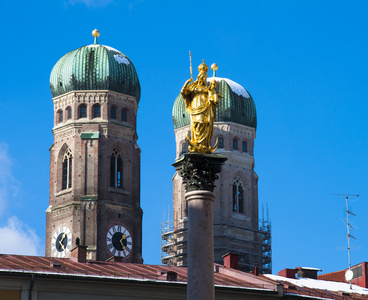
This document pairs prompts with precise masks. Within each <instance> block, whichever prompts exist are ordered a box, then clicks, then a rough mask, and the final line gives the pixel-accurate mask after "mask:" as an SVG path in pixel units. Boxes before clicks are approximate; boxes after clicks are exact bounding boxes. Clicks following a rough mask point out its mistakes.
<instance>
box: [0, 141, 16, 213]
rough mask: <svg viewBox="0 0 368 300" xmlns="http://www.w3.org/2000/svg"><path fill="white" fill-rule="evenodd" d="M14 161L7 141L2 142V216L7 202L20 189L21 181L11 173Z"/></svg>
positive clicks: (0, 148)
mask: <svg viewBox="0 0 368 300" xmlns="http://www.w3.org/2000/svg"><path fill="white" fill-rule="evenodd" d="M11 165H12V161H11V158H10V156H9V146H8V144H7V143H0V216H1V215H2V213H3V212H4V210H5V207H6V205H7V203H8V202H9V201H10V200H11V199H12V198H14V197H16V196H17V195H19V191H20V183H19V182H18V181H17V180H16V179H15V178H14V177H13V175H12V174H11Z"/></svg>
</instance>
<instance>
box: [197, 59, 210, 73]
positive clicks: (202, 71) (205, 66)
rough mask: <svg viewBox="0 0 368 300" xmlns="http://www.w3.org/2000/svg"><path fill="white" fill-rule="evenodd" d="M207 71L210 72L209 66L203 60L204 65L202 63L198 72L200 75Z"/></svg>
mask: <svg viewBox="0 0 368 300" xmlns="http://www.w3.org/2000/svg"><path fill="white" fill-rule="evenodd" d="M207 71H208V66H207V65H206V64H205V63H204V60H203V63H201V64H200V65H199V66H198V72H199V73H207Z"/></svg>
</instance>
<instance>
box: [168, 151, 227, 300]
mask: <svg viewBox="0 0 368 300" xmlns="http://www.w3.org/2000/svg"><path fill="white" fill-rule="evenodd" d="M226 160H227V158H225V157H223V156H221V155H218V154H200V153H188V154H186V155H184V157H183V158H181V159H179V160H178V161H176V162H175V163H174V164H173V166H174V167H175V169H176V170H177V171H178V172H179V175H180V176H181V177H183V182H184V184H185V190H186V194H185V200H186V201H187V204H188V235H187V237H188V244H187V260H188V268H187V274H188V275H187V278H188V283H187V299H188V300H214V299H215V288H214V271H213V270H214V267H213V265H214V249H213V201H214V200H215V194H214V193H213V189H214V188H215V180H216V179H218V176H217V173H219V172H220V171H221V165H222V164H223V163H224V162H225V161H226Z"/></svg>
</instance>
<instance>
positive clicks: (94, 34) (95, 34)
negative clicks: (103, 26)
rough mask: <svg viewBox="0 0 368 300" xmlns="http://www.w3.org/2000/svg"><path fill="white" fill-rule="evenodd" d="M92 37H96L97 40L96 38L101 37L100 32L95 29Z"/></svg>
mask: <svg viewBox="0 0 368 300" xmlns="http://www.w3.org/2000/svg"><path fill="white" fill-rule="evenodd" d="M92 36H93V37H95V38H96V37H99V36H100V32H99V31H98V30H97V29H95V30H93V31H92Z"/></svg>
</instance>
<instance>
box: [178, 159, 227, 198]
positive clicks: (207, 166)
mask: <svg viewBox="0 0 368 300" xmlns="http://www.w3.org/2000/svg"><path fill="white" fill-rule="evenodd" d="M226 160H227V158H226V157H224V156H222V155H219V154H202V153H196V152H191V153H187V154H185V155H184V156H183V157H182V158H180V159H178V160H177V161H176V162H175V163H174V164H173V166H174V167H175V169H176V171H177V172H178V173H179V175H180V176H181V177H182V178H183V183H184V185H185V191H186V192H187V193H188V192H192V191H198V190H205V191H210V192H213V190H214V188H215V187H216V185H215V180H216V179H218V175H217V173H220V172H221V166H222V165H223V164H224V163H225V161H226Z"/></svg>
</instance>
